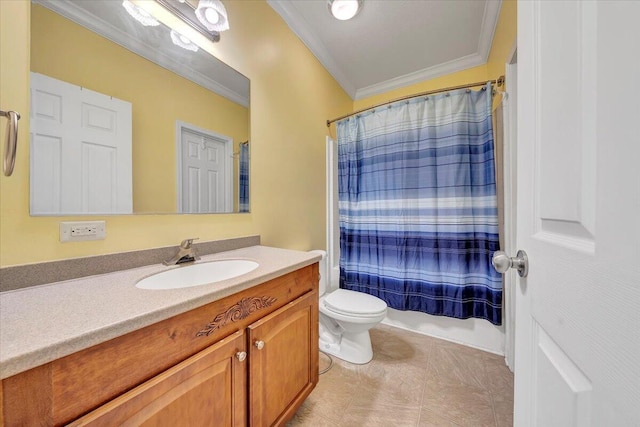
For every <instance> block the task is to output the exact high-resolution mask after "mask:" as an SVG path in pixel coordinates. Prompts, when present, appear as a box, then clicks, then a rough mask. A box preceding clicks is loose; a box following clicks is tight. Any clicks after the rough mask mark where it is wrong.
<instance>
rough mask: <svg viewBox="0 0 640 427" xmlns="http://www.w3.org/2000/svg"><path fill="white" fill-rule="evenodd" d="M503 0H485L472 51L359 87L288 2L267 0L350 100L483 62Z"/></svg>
mask: <svg viewBox="0 0 640 427" xmlns="http://www.w3.org/2000/svg"><path fill="white" fill-rule="evenodd" d="M502 1H503V0H487V2H486V4H485V8H484V13H483V17H482V25H481V30H480V38H479V40H478V47H477V51H476V52H475V53H472V54H470V55H467V56H464V57H462V58H458V59H455V60H452V61H449V62H445V63H442V64H438V65H435V66H433V67H429V68H425V69H422V70H418V71H415V72H413V73H409V74H405V75H403V76H398V77H396V78H393V79H390V80H386V81H383V82H380V83H377V84H374V85H370V86H366V87H363V88H359V89H357V88H356V87H355V85H354V84H353V83H352V82H351V81H350V80H349V79H348V78H347V77H346V75H345V73H344V72H343V71H342V69H341V68H340V67H339V66H338V64H337V63H336V62H335V60H334V59H333V57H332V56H331V54H330V53H329V51H328V49H327V48H326V46H324V44H323V43H322V42H321V41H320V40H319V39H318V38H317V37H316V36H315V35H314V34H313V32H311V31H310V30H309V29H308V25H305V24H306V21H305V20H304V18H303V17H302V16H301V15H300V14H299V13H298V12H297V11H296V10H295V9H294V8H292V7H291V6H290V5H289V2H288V1H282V0H267V3H268V4H269V6H271V7H272V8H273V9H274V10H275V11H276V12H277V13H278V14H279V15H280V16H281V17H282V19H284V21H285V22H286V23H287V25H288V26H289V28H290V29H291V30H292V31H293V32H294V33H295V34H296V35H297V36H298V38H300V40H302V42H303V43H304V44H305V45H306V46H307V47H308V48H309V50H311V52H312V53H313V54H314V55H315V56H316V58H318V60H319V61H320V63H321V64H322V65H323V66H324V67H325V68H326V69H327V71H329V73H330V74H331V75H332V76H333V78H334V79H336V81H337V82H338V84H340V86H342V88H343V89H344V90H345V92H347V94H348V95H349V96H350V97H351V98H352V99H354V100H359V99H363V98H367V97H369V96H373V95H378V94H380V93H384V92H387V91H390V90H393V89H398V88H401V87H404V86H408V85H411V84H415V83H419V82H422V81H425V80H429V79H433V78H436V77H440V76H443V75H446V74H451V73H455V72H458V71H462V70H466V69H468V68H471V67H476V66H478V65H483V64H486V62H487V59H488V58H489V54H490V52H491V44H492V43H493V37H494V34H495V29H496V25H497V23H498V17H499V15H500V8H501V6H502Z"/></svg>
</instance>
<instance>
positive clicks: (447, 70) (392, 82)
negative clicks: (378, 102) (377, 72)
mask: <svg viewBox="0 0 640 427" xmlns="http://www.w3.org/2000/svg"><path fill="white" fill-rule="evenodd" d="M484 63H486V60H484V59H483V58H482V56H480V55H479V54H477V53H473V54H471V55H467V56H463V57H462V58H459V59H454V60H453V61H449V62H443V63H442V64H438V65H434V66H433V67H429V68H424V69H422V70H418V71H415V72H413V73H409V74H405V75H404V76H399V77H396V78H393V79H389V80H386V81H384V82H381V83H377V84H375V85H371V86H366V87H363V88H361V89H358V90H357V91H356V96H355V98H354V99H355V100H359V99H364V98H368V97H370V96H373V95H379V94H381V93H385V92H388V91H390V90H394V89H399V88H401V87H405V86H409V85H412V84H416V83H420V82H424V81H426V80H430V79H434V78H436V77H441V76H445V75H447V74H451V73H456V72H458V71H462V70H466V69H467V68H471V67H476V66H478V65H483V64H484Z"/></svg>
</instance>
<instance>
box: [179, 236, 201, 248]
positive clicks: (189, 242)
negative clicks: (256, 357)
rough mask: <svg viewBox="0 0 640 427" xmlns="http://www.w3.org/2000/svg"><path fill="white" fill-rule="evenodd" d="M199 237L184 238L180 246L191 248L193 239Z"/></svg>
mask: <svg viewBox="0 0 640 427" xmlns="http://www.w3.org/2000/svg"><path fill="white" fill-rule="evenodd" d="M198 239H199V237H192V238H190V239H184V240H183V241H182V243H180V247H181V248H182V249H190V248H191V245H192V244H193V241H194V240H198Z"/></svg>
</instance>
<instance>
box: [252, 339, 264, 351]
mask: <svg viewBox="0 0 640 427" xmlns="http://www.w3.org/2000/svg"><path fill="white" fill-rule="evenodd" d="M253 345H255V346H256V348H257V349H258V350H262V349H263V348H264V341H260V340H258V341H255V342H254V343H253Z"/></svg>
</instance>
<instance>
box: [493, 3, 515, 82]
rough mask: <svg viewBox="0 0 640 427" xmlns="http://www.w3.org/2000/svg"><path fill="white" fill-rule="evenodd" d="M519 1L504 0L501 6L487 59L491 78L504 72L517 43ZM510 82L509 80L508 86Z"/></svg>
mask: <svg viewBox="0 0 640 427" xmlns="http://www.w3.org/2000/svg"><path fill="white" fill-rule="evenodd" d="M516 15H517V2H516V0H503V1H502V7H501V8H500V17H499V19H498V24H497V25H496V32H495V35H494V36H493V43H492V44H491V52H490V53H489V59H488V60H487V72H488V73H489V76H490V77H491V78H495V77H497V76H501V75H503V74H504V70H505V67H504V65H505V63H506V62H507V61H508V60H510V59H511V58H509V57H508V56H509V55H510V54H511V53H512V49H513V48H514V46H515V43H516V29H517V16H516ZM508 86H509V82H507V87H508Z"/></svg>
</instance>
